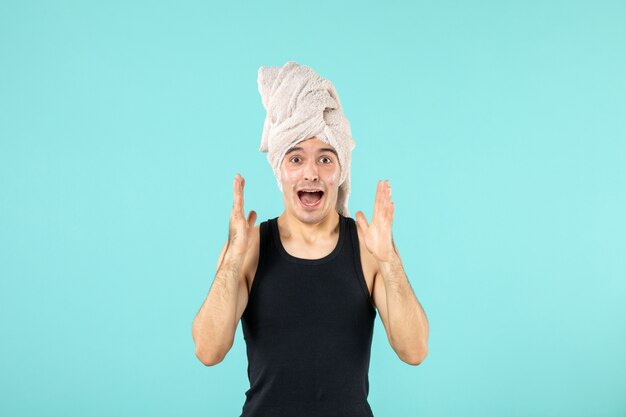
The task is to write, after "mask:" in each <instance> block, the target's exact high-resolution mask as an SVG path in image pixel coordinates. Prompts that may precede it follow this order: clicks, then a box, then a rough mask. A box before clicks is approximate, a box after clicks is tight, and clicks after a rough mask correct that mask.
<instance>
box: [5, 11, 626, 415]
mask: <svg viewBox="0 0 626 417" xmlns="http://www.w3.org/2000/svg"><path fill="white" fill-rule="evenodd" d="M625 21H626V3H625V2H623V1H600V2H598V1H548V2H545V1H530V2H496V1H493V2H477V1H473V2H464V3H461V2H449V1H436V2H435V1H430V2H393V1H389V2H386V5H384V6H383V5H381V4H380V3H378V2H376V3H374V2H371V3H367V2H335V1H315V2H299V3H295V2H288V1H281V2H278V1H264V2H252V1H232V2H221V4H217V3H210V2H201V1H197V2H179V1H177V2H174V1H169V2H148V1H145V2H122V1H110V2H72V1H57V2H43V1H42V2H32V1H4V0H3V1H1V2H0V211H1V217H0V275H1V284H0V285H1V286H0V309H1V311H0V326H1V327H0V331H1V333H0V337H1V339H2V342H1V343H0V361H1V362H0V369H2V371H1V372H0V389H1V392H2V400H1V401H0V415H2V416H15V417H18V416H64V417H68V416H113V415H115V416H172V415H185V416H238V415H239V413H240V411H241V406H242V405H243V402H244V399H245V398H244V392H245V390H246V389H247V387H248V381H247V379H246V357H245V344H244V340H243V337H242V333H241V327H239V328H238V329H237V335H236V339H235V344H234V347H233V348H232V350H231V351H230V352H229V354H228V356H227V357H226V359H225V360H224V361H223V362H222V363H220V364H219V365H217V366H214V367H205V366H204V365H202V364H201V363H200V362H199V361H198V360H197V358H196V357H195V355H194V345H193V341H192V337H191V323H192V320H193V318H194V316H195V314H196V313H197V311H198V309H199V307H200V305H201V303H202V301H203V300H204V298H205V296H206V294H207V292H208V290H209V288H210V284H211V282H212V280H213V276H214V273H215V265H216V262H217V256H218V254H219V250H220V249H221V246H222V244H223V243H224V242H225V240H226V238H227V233H228V232H227V231H228V219H229V215H230V210H231V207H232V180H233V177H234V175H235V173H237V172H240V173H241V174H242V175H243V176H244V177H245V179H246V195H245V210H246V213H247V211H248V210H251V209H254V210H256V211H257V213H258V214H259V219H258V220H257V223H258V222H260V221H263V220H266V219H268V218H270V217H275V216H278V215H279V214H280V213H281V212H282V209H283V206H282V199H281V195H280V192H279V190H278V187H277V185H276V181H275V178H274V176H273V174H272V171H271V168H270V166H269V164H268V163H267V160H266V159H265V158H266V154H264V153H260V152H259V151H258V148H259V146H260V142H261V132H262V127H263V120H264V117H265V112H264V109H263V106H262V104H261V99H260V96H259V94H258V90H257V84H256V82H257V70H258V67H259V66H265V65H273V66H278V65H283V64H284V63H286V62H287V61H288V60H295V61H296V62H298V63H301V64H304V65H308V66H311V67H312V68H313V69H315V70H316V71H317V72H318V73H319V74H320V75H322V76H323V77H325V78H328V79H330V80H331V81H332V82H333V83H334V85H335V86H336V88H337V90H338V92H339V95H340V99H341V101H342V104H343V106H344V111H345V113H346V115H347V117H348V119H349V120H350V123H351V125H352V133H353V135H354V138H355V141H356V144H357V146H356V148H355V150H354V152H353V155H352V158H353V163H352V195H351V198H350V203H349V207H350V214H351V215H352V216H354V213H355V212H356V210H363V211H364V212H365V214H366V216H367V217H368V219H369V218H371V214H372V211H373V201H374V193H375V189H376V181H377V180H378V179H389V180H390V184H391V186H392V187H393V190H394V191H393V196H394V202H395V205H396V212H395V219H394V226H393V227H394V238H395V240H396V243H397V245H398V248H399V250H400V253H401V255H402V257H403V260H404V263H405V269H406V271H407V274H408V276H409V279H410V282H411V285H412V287H413V289H414V290H415V293H416V294H417V296H418V298H419V300H420V301H421V303H422V305H423V306H424V309H425V311H426V313H427V315H428V318H429V320H430V326H431V334H430V352H429V356H428V357H427V359H426V361H425V362H424V363H423V364H421V365H420V366H418V367H413V366H410V365H407V364H405V363H404V362H401V361H400V360H399V359H398V358H397V356H396V355H395V353H394V352H393V350H392V349H391V347H390V346H389V344H388V341H387V339H386V337H385V334H384V329H383V327H382V324H381V322H380V318H377V322H376V327H375V332H374V343H373V347H372V362H371V368H370V397H369V400H370V403H371V405H372V408H373V410H374V414H375V415H376V417H385V416H387V417H392V416H399V415H403V416H437V417H440V416H454V417H456V416H481V417H485V416H494V417H495V416H498V417H500V416H503V415H506V416H531V415H532V416H568V417H572V416H590V415H593V416H623V415H625V414H626V397H625V396H624V387H625V386H626V359H624V352H626V325H625V324H626V303H625V300H626V220H625V216H624V213H625V208H626V117H625V115H626V76H625V75H624V74H626V24H624V22H625Z"/></svg>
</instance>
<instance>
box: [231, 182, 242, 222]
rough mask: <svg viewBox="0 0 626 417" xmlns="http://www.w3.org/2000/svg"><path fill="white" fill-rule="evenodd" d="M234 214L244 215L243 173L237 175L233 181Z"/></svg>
mask: <svg viewBox="0 0 626 417" xmlns="http://www.w3.org/2000/svg"><path fill="white" fill-rule="evenodd" d="M233 195H234V202H233V214H234V215H236V216H241V217H243V178H242V177H241V175H239V174H237V175H235V180H234V181H233Z"/></svg>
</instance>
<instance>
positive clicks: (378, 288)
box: [372, 250, 429, 365]
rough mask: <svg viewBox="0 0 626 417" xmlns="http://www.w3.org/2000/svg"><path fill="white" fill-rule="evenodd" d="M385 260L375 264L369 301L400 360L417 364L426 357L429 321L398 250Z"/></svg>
mask: <svg viewBox="0 0 626 417" xmlns="http://www.w3.org/2000/svg"><path fill="white" fill-rule="evenodd" d="M394 252H395V255H394V256H393V257H392V258H391V259H390V260H388V261H385V262H381V261H378V273H377V274H376V275H375V278H374V290H373V291H372V298H373V301H374V304H375V305H376V308H377V309H378V312H379V314H380V318H381V320H382V322H383V324H384V326H385V330H386V331H387V336H388V339H389V342H390V344H391V346H392V347H393V350H394V351H395V352H396V353H397V354H398V356H399V357H400V359H402V360H403V361H404V362H406V363H409V364H411V365H419V364H420V363H422V361H424V359H425V358H426V355H427V354H428V331H429V329H428V319H427V317H426V314H425V313H424V310H423V309H422V306H421V305H420V303H419V301H418V300H417V297H416V296H415V294H414V292H413V289H412V288H411V284H410V282H409V280H408V278H407V276H406V274H405V272H404V268H403V267H402V261H401V259H400V255H399V254H398V253H397V250H396V251H394Z"/></svg>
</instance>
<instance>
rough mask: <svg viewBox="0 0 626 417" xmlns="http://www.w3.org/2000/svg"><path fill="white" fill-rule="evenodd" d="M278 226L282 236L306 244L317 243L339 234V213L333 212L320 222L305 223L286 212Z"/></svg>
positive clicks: (281, 216) (279, 220) (280, 218)
mask: <svg viewBox="0 0 626 417" xmlns="http://www.w3.org/2000/svg"><path fill="white" fill-rule="evenodd" d="M278 226H279V230H280V232H281V233H280V234H281V236H284V237H286V238H289V239H295V240H298V241H301V242H305V243H315V242H316V241H318V240H319V239H326V238H328V237H329V236H332V235H334V234H336V233H338V232H339V213H337V211H335V210H333V211H332V212H331V213H329V215H328V216H326V217H324V218H323V219H321V220H320V221H319V222H316V223H304V222H302V221H300V220H299V219H298V218H297V217H295V216H293V215H290V214H289V212H287V211H284V212H283V214H281V215H280V217H279V218H278Z"/></svg>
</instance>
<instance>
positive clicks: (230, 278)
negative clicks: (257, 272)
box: [192, 250, 243, 361]
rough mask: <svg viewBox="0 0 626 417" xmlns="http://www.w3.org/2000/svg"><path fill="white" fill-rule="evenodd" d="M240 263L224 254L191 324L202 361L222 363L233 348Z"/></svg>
mask: <svg viewBox="0 0 626 417" xmlns="http://www.w3.org/2000/svg"><path fill="white" fill-rule="evenodd" d="M242 264H243V259H242V258H241V257H235V256H232V255H230V254H229V253H228V250H227V251H226V253H225V255H224V259H223V260H222V262H221V263H220V266H219V268H218V270H217V273H216V274H215V278H214V280H213V284H212V285H211V289H210V290H209V294H208V295H207V298H206V299H205V301H204V303H203V304H202V307H201V308H200V311H199V312H198V314H197V315H196V317H195V319H194V321H193V329H192V334H193V339H194V342H195V344H196V352H197V354H199V356H200V355H202V356H203V357H204V358H213V359H210V360H211V361H214V360H221V359H222V358H223V356H224V355H225V354H226V352H228V350H229V349H230V347H231V346H232V342H233V338H234V335H235V331H236V329H237V323H236V322H235V316H236V310H237V298H238V291H239V277H240V270H241V268H242Z"/></svg>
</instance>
